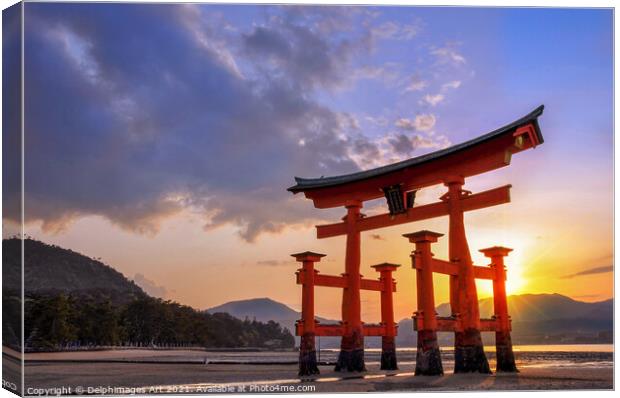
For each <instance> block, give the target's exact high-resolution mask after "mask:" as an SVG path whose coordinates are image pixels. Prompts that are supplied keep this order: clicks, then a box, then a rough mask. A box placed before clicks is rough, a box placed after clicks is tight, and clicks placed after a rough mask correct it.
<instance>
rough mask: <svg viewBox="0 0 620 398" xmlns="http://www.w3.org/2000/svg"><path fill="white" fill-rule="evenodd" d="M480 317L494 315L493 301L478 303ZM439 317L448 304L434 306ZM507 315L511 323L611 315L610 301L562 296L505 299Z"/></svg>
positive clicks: (529, 295) (539, 295)
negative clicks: (587, 301) (580, 299)
mask: <svg viewBox="0 0 620 398" xmlns="http://www.w3.org/2000/svg"><path fill="white" fill-rule="evenodd" d="M479 306H480V316H481V317H483V318H490V317H491V315H493V298H485V299H481V300H480V301H479ZM437 312H438V314H439V315H440V316H449V315H450V304H448V303H444V304H441V305H439V306H438V307H437ZM508 313H509V314H510V317H511V318H512V320H513V322H515V321H516V322H520V321H545V320H554V319H575V318H587V319H610V317H611V316H612V314H613V300H606V301H601V302H596V303H586V302H583V301H577V300H574V299H572V298H570V297H566V296H563V295H561V294H557V293H556V294H522V295H515V296H510V297H508Z"/></svg>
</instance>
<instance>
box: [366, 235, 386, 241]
mask: <svg viewBox="0 0 620 398" xmlns="http://www.w3.org/2000/svg"><path fill="white" fill-rule="evenodd" d="M370 238H371V239H373V240H385V238H384V237H383V236H381V235H379V234H371V235H370Z"/></svg>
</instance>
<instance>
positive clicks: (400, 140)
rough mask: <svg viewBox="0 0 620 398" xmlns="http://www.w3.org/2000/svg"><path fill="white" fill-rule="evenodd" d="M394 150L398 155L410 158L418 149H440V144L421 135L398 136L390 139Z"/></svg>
mask: <svg viewBox="0 0 620 398" xmlns="http://www.w3.org/2000/svg"><path fill="white" fill-rule="evenodd" d="M388 142H389V144H390V145H391V147H392V150H393V151H394V152H395V153H396V154H397V155H406V156H409V155H411V153H412V152H413V151H414V150H416V149H418V148H438V146H439V144H438V142H435V141H433V140H432V139H431V138H430V137H422V136H421V135H418V134H416V135H413V136H408V135H406V134H396V135H393V136H391V137H390V138H389V139H388Z"/></svg>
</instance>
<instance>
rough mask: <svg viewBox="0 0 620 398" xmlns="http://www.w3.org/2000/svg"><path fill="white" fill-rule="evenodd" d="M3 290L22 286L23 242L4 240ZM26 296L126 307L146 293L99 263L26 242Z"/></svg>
mask: <svg viewBox="0 0 620 398" xmlns="http://www.w3.org/2000/svg"><path fill="white" fill-rule="evenodd" d="M2 248H3V259H2V263H3V271H2V272H3V274H2V276H3V288H4V289H8V290H13V289H15V288H16V287H19V285H20V253H21V241H20V240H19V239H4V240H3V241H2ZM24 259H25V266H24V288H25V292H24V293H25V294H36V295H50V294H58V293H61V292H62V293H67V294H72V295H81V296H91V297H93V298H96V299H100V298H107V299H110V300H112V301H113V302H114V303H115V304H124V303H127V302H130V301H132V300H134V299H137V298H142V297H144V296H146V293H144V291H143V290H142V289H141V288H140V287H139V286H138V285H136V284H135V283H134V282H133V281H131V280H128V279H127V278H125V276H124V275H123V274H121V273H120V272H118V271H117V270H115V269H114V268H112V267H110V266H108V265H106V264H104V263H102V262H101V261H99V260H98V259H94V258H90V257H87V256H84V255H82V254H80V253H77V252H74V251H73V250H69V249H64V248H62V247H59V246H54V245H48V244H46V243H43V242H40V241H37V240H33V239H25V240H24Z"/></svg>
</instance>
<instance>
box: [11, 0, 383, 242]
mask: <svg viewBox="0 0 620 398" xmlns="http://www.w3.org/2000/svg"><path fill="white" fill-rule="evenodd" d="M272 10H275V11H273V15H270V16H268V17H267V18H266V21H265V23H264V24H263V25H262V26H260V27H256V28H252V30H251V31H248V32H245V33H243V34H237V35H236V36H235V35H233V34H229V33H222V31H227V30H226V29H216V28H215V26H216V25H214V24H213V23H212V22H211V21H212V18H213V16H211V15H209V14H207V13H205V12H203V10H202V9H201V8H199V7H196V6H189V5H165V4H157V5H144V4H140V5H132V4H87V5H86V4H30V5H29V6H28V7H27V8H26V13H27V15H26V17H27V19H28V20H29V22H30V23H29V24H28V27H27V29H26V32H25V37H26V44H25V47H26V53H27V54H28V56H27V57H26V59H25V70H26V76H25V80H26V93H25V94H26V127H25V142H26V148H25V150H26V156H27V158H28V161H27V162H26V169H25V173H26V176H27V178H26V187H25V190H26V219H27V220H28V221H40V222H42V223H43V227H44V228H45V229H46V230H48V231H54V230H61V229H62V228H63V227H65V226H66V225H68V224H69V223H70V222H71V221H73V220H74V219H76V218H79V217H82V216H86V215H98V216H102V217H104V218H106V219H108V220H110V221H111V222H112V223H114V224H116V225H118V226H120V227H122V228H124V229H128V230H131V231H136V232H139V233H155V232H157V230H158V228H159V225H160V222H161V220H163V219H164V218H166V217H170V216H172V215H174V214H177V213H178V212H180V211H182V210H183V209H189V208H191V209H194V210H198V212H199V213H200V214H202V217H204V220H205V221H204V222H205V228H212V227H217V226H219V225H223V224H227V223H230V224H233V225H236V226H238V227H239V231H240V234H241V236H242V237H243V238H244V239H246V240H248V241H252V240H253V239H255V238H256V237H257V236H258V235H259V234H260V233H261V232H265V231H267V232H278V231H280V230H282V228H284V227H285V226H286V225H288V224H290V223H311V222H312V221H313V220H314V219H315V218H316V217H317V216H318V215H319V214H320V215H321V216H327V217H329V216H330V215H329V214H325V212H324V211H323V212H321V213H319V212H317V211H315V210H314V209H313V208H312V206H311V205H310V204H309V203H305V202H304V201H303V199H301V198H299V197H293V196H292V195H290V194H288V193H287V192H286V191H285V189H286V187H287V186H289V185H291V183H292V182H293V179H292V177H293V176H294V175H302V176H319V175H330V174H339V173H345V172H352V171H355V170H358V169H359V167H358V163H356V161H355V160H354V159H353V158H352V157H351V153H356V152H355V151H356V150H362V151H366V152H367V153H369V154H373V153H375V152H374V149H373V148H372V146H370V145H369V144H360V143H359V142H357V141H355V140H352V139H350V138H349V137H352V135H351V134H350V131H351V130H352V129H354V126H352V125H351V121H350V120H349V121H347V120H348V118H347V117H343V114H339V113H337V112H335V111H332V110H330V109H329V108H327V107H325V106H323V105H321V104H319V103H318V102H316V101H315V100H313V99H312V96H311V95H310V94H311V93H310V92H308V91H307V90H299V86H300V85H302V86H304V87H306V88H308V89H310V88H312V87H316V86H321V87H327V86H337V85H338V82H339V79H342V78H343V76H342V73H343V72H344V70H341V68H342V67H343V66H346V64H347V63H348V62H349V60H350V57H351V56H352V54H353V53H354V52H355V51H360V49H362V48H364V46H366V45H367V43H366V42H365V35H364V33H363V32H361V33H360V32H357V31H355V32H353V33H351V34H341V35H338V37H339V38H338V39H334V38H331V37H327V38H326V37H324V36H321V34H320V29H319V28H320V27H319V28H316V27H315V25H316V24H314V25H313V23H310V22H312V21H313V19H312V18H313V17H312V12H311V10H310V11H308V10H303V9H302V11H296V13H295V14H294V15H293V16H290V15H287V14H286V13H284V14H282V13H280V12H279V11H278V10H279V8H273V9H272ZM298 10H299V9H298ZM280 14H282V15H280ZM319 19H320V18H319ZM315 20H318V19H317V18H315ZM304 21H306V22H307V21H310V22H307V23H304ZM217 26H224V27H225V26H226V24H225V23H224V21H221V25H217ZM332 28H333V27H332ZM321 29H330V28H329V27H323V28H321ZM345 33H346V32H345ZM272 62H275V63H276V66H277V68H276V69H278V70H281V73H280V74H264V73H261V71H268V70H270V68H272ZM345 116H346V115H345ZM356 148H357V149H356ZM7 194H8V195H17V194H18V193H17V192H15V191H13V192H10V191H9V192H7ZM327 213H329V212H327Z"/></svg>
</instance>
